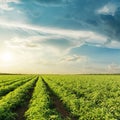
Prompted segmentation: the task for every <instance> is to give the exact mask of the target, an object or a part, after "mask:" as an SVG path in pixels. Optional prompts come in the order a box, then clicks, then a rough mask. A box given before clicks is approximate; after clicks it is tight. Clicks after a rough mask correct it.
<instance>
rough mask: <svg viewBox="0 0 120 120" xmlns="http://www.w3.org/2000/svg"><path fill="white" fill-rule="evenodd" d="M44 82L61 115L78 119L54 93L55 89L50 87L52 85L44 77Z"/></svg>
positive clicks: (74, 119) (72, 119) (71, 119)
mask: <svg viewBox="0 0 120 120" xmlns="http://www.w3.org/2000/svg"><path fill="white" fill-rule="evenodd" d="M42 80H43V82H44V84H45V85H46V88H47V90H48V91H49V95H50V98H51V100H52V102H53V105H54V107H55V109H56V110H57V111H58V113H60V115H61V117H62V118H63V119H69V120H77V119H76V118H75V117H73V115H72V114H71V113H70V112H69V111H68V110H67V109H66V108H65V106H64V105H63V103H62V101H61V100H60V99H59V97H58V96H57V95H56V94H55V93H54V91H53V90H52V89H51V88H50V86H49V85H48V84H47V83H46V82H45V81H44V79H43V78H42Z"/></svg>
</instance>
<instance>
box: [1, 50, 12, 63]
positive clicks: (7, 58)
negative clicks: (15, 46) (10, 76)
mask: <svg viewBox="0 0 120 120" xmlns="http://www.w3.org/2000/svg"><path fill="white" fill-rule="evenodd" d="M1 57H2V60H3V61H4V62H10V61H12V60H13V55H12V53H10V52H5V53H3V54H2V56H1Z"/></svg>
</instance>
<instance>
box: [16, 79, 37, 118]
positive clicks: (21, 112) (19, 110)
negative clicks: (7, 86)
mask: <svg viewBox="0 0 120 120" xmlns="http://www.w3.org/2000/svg"><path fill="white" fill-rule="evenodd" d="M37 81H38V78H37V80H36V82H37ZM36 82H35V83H34V85H33V87H32V88H31V89H30V90H29V92H28V93H27V95H26V96H27V98H26V100H25V103H23V105H22V106H21V107H18V108H16V110H15V113H16V114H17V117H16V120H25V117H24V114H25V112H26V111H27V109H28V106H29V102H30V99H31V98H32V94H33V91H34V87H35V85H36Z"/></svg>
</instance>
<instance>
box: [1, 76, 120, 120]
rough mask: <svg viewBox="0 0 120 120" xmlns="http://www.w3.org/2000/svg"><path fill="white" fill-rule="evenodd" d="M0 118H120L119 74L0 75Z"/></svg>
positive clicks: (13, 119)
mask: <svg viewBox="0 0 120 120" xmlns="http://www.w3.org/2000/svg"><path fill="white" fill-rule="evenodd" d="M0 120H120V75H0Z"/></svg>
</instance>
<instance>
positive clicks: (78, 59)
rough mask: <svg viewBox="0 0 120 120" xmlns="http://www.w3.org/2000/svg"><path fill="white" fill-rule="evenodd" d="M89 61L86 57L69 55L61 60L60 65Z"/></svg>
mask: <svg viewBox="0 0 120 120" xmlns="http://www.w3.org/2000/svg"><path fill="white" fill-rule="evenodd" d="M87 60H88V59H87V57H86V56H80V55H69V56H65V57H64V58H62V59H60V63H69V62H86V61H87Z"/></svg>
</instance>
